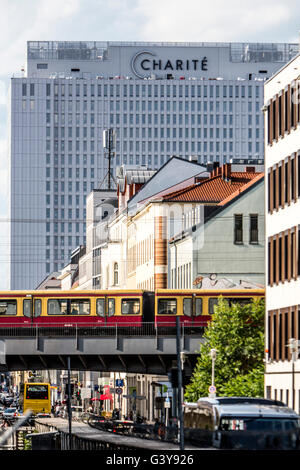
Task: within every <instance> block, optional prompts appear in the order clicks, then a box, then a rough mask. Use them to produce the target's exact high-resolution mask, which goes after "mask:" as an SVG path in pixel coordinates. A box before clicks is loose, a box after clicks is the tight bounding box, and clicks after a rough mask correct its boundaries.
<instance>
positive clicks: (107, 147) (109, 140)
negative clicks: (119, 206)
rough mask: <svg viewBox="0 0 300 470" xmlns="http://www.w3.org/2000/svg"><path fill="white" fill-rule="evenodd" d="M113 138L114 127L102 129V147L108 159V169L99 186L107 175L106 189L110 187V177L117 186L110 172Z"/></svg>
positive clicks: (112, 156) (114, 138) (113, 153)
mask: <svg viewBox="0 0 300 470" xmlns="http://www.w3.org/2000/svg"><path fill="white" fill-rule="evenodd" d="M115 140H116V136H115V131H114V129H105V130H104V131H103V149H104V153H107V156H106V158H107V159H108V170H107V173H106V175H105V176H104V178H103V180H102V182H101V184H100V186H99V188H101V186H102V184H103V182H104V181H105V179H106V177H107V183H108V187H107V189H112V188H111V179H113V181H114V183H115V185H116V186H117V184H116V181H115V178H114V176H113V174H112V170H111V161H112V158H114V157H115V152H114V149H115Z"/></svg>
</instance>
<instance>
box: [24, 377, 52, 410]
mask: <svg viewBox="0 0 300 470" xmlns="http://www.w3.org/2000/svg"><path fill="white" fill-rule="evenodd" d="M22 394H23V397H22V398H23V413H24V414H25V413H26V411H28V410H31V411H32V412H33V413H34V414H35V415H37V414H39V413H43V414H50V413H51V396H50V384H49V383H41V382H35V383H34V382H28V383H25V384H24V390H23V393H22Z"/></svg>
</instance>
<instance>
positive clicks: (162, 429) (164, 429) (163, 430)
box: [158, 423, 166, 439]
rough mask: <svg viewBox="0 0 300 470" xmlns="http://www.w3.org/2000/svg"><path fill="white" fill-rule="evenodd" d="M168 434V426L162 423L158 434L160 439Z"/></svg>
mask: <svg viewBox="0 0 300 470" xmlns="http://www.w3.org/2000/svg"><path fill="white" fill-rule="evenodd" d="M165 434H166V427H165V425H164V423H160V425H159V428H158V436H159V437H160V439H164V438H165Z"/></svg>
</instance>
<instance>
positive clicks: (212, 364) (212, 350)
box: [210, 349, 218, 386]
mask: <svg viewBox="0 0 300 470" xmlns="http://www.w3.org/2000/svg"><path fill="white" fill-rule="evenodd" d="M217 352H218V351H217V349H211V350H210V357H211V385H213V386H214V385H215V361H216V357H217Z"/></svg>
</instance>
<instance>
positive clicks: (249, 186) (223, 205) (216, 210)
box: [169, 173, 264, 244]
mask: <svg viewBox="0 0 300 470" xmlns="http://www.w3.org/2000/svg"><path fill="white" fill-rule="evenodd" d="M252 174H254V173H252ZM263 180H264V173H258V174H257V176H256V177H255V178H253V179H250V181H248V183H246V184H245V185H244V186H243V187H242V188H239V189H238V190H237V191H236V192H235V193H232V194H231V195H230V196H228V197H227V198H226V199H223V200H222V201H220V202H219V203H218V204H213V205H211V206H210V209H211V210H209V211H207V213H204V214H205V216H204V225H205V224H207V223H208V222H209V221H211V220H212V219H213V218H214V217H216V216H219V215H220V213H222V212H223V211H224V210H226V209H227V208H228V207H229V206H230V205H231V204H233V203H234V202H235V201H237V200H238V199H239V198H241V197H243V196H244V195H245V194H247V192H249V191H252V190H253V189H255V187H257V186H258V185H259V184H261V183H263ZM206 208H207V209H208V208H209V206H206ZM200 227H202V228H203V222H202V223H200V224H197V225H196V226H193V227H192V226H191V227H189V228H188V229H186V230H185V231H181V232H179V233H177V234H175V235H174V236H173V237H171V238H170V240H169V243H171V244H172V243H173V242H176V241H178V240H182V239H184V238H186V237H187V236H189V235H190V234H192V233H193V234H195V232H196V231H197V230H198V229H199V228H200Z"/></svg>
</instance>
